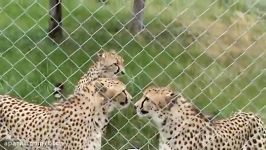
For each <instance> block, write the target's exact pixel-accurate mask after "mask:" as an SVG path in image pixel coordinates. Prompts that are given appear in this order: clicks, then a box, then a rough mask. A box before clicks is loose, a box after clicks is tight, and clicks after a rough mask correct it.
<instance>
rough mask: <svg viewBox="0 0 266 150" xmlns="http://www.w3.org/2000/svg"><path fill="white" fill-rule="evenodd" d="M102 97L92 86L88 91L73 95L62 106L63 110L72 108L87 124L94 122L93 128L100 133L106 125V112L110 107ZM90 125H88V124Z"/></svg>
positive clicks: (84, 89) (86, 89)
mask: <svg viewBox="0 0 266 150" xmlns="http://www.w3.org/2000/svg"><path fill="white" fill-rule="evenodd" d="M106 102H108V101H107V100H105V98H104V97H102V96H101V95H99V94H98V93H97V92H96V91H95V88H94V87H93V86H91V87H90V88H89V89H88V88H85V87H83V90H80V91H79V92H76V93H74V94H73V95H72V96H71V97H69V99H68V100H67V101H66V102H65V104H64V105H63V107H64V108H67V109H68V108H71V109H72V110H73V108H74V109H75V110H77V111H78V112H79V113H81V114H83V115H82V116H83V117H84V118H86V120H88V123H89V122H94V125H95V128H97V130H98V131H99V132H100V131H101V130H102V128H104V126H106V124H107V123H108V112H109V109H111V105H110V104H109V103H106ZM89 124H90V123H89Z"/></svg>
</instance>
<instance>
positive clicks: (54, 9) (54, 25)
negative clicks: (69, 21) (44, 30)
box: [48, 0, 63, 41]
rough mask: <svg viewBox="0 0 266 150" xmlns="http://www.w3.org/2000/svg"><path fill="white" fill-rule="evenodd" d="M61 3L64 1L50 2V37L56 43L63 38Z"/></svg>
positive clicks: (54, 0) (51, 0)
mask: <svg viewBox="0 0 266 150" xmlns="http://www.w3.org/2000/svg"><path fill="white" fill-rule="evenodd" d="M61 2H62V0H50V9H49V14H50V19H49V28H48V35H49V37H50V38H52V39H54V40H55V41H58V40H60V39H61V38H62V37H63V31H62V6H61Z"/></svg>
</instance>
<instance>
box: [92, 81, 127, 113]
mask: <svg viewBox="0 0 266 150" xmlns="http://www.w3.org/2000/svg"><path fill="white" fill-rule="evenodd" d="M94 86H95V89H96V91H97V92H98V93H99V95H100V96H102V97H104V101H105V104H109V105H110V106H111V107H110V110H112V108H118V109H121V108H125V107H127V106H128V105H129V104H130V102H131V99H132V96H131V95H130V94H129V92H128V91H127V90H126V85H125V84H123V83H122V82H121V81H119V80H117V79H111V78H98V79H97V80H95V81H94Z"/></svg>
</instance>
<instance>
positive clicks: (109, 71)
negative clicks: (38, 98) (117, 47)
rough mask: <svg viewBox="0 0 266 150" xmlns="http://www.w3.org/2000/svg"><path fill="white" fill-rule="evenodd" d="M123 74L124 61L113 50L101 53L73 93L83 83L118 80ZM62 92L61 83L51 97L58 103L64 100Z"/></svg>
mask: <svg viewBox="0 0 266 150" xmlns="http://www.w3.org/2000/svg"><path fill="white" fill-rule="evenodd" d="M123 74H125V69H124V59H123V58H122V57H121V56H120V55H119V54H118V53H117V52H115V51H114V50H111V51H104V52H101V53H100V54H98V60H97V61H96V62H95V63H94V64H93V65H92V66H91V67H90V68H89V70H88V71H87V73H86V74H84V75H83V76H82V77H81V79H80V80H79V81H78V84H77V85H78V86H76V88H75V91H77V90H79V88H82V86H83V84H84V83H87V82H91V81H93V80H95V79H97V78H101V77H104V78H118V77H120V76H122V75H123ZM63 90H64V85H63V83H58V84H56V85H55V88H54V93H53V95H54V97H55V98H56V99H57V102H59V103H60V102H63V101H64V100H65V97H64V95H63V94H62V93H63Z"/></svg>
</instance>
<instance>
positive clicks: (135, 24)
mask: <svg viewBox="0 0 266 150" xmlns="http://www.w3.org/2000/svg"><path fill="white" fill-rule="evenodd" d="M133 5H134V6H133V13H134V18H133V21H132V32H133V33H135V34H136V33H139V32H140V31H142V29H143V27H144V26H143V19H144V7H145V0H134V4H133Z"/></svg>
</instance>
